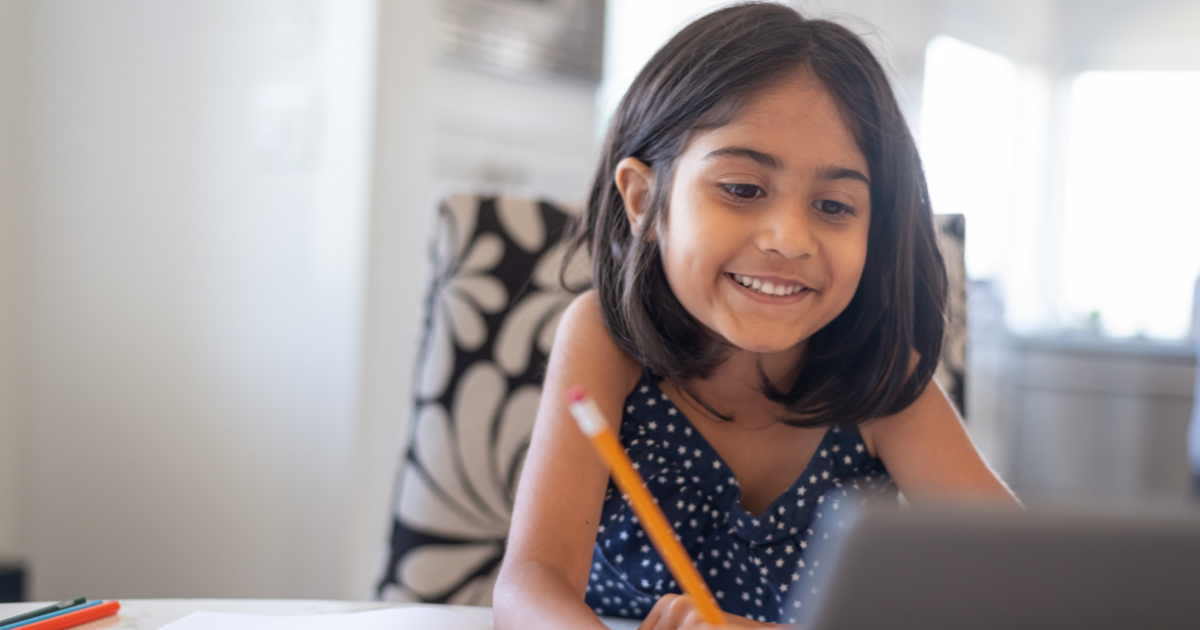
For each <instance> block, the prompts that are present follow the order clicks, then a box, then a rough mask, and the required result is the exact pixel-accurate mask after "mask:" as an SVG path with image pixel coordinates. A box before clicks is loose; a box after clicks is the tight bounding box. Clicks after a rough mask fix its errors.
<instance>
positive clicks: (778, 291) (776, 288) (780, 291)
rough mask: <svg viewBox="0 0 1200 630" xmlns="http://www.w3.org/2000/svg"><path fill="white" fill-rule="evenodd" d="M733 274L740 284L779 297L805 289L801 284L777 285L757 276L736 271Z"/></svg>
mask: <svg viewBox="0 0 1200 630" xmlns="http://www.w3.org/2000/svg"><path fill="white" fill-rule="evenodd" d="M731 275H733V279H734V281H735V282H737V283H738V284H740V285H742V286H744V287H748V288H751V289H754V290H755V291H758V292H759V293H765V294H767V295H776V296H779V297H784V296H788V295H793V294H796V293H799V292H800V291H801V290H803V289H804V287H802V286H799V285H792V286H784V285H782V284H780V285H775V284H774V283H772V282H763V281H761V280H759V279H757V278H751V277H749V276H742V275H738V274H736V273H735V274H731Z"/></svg>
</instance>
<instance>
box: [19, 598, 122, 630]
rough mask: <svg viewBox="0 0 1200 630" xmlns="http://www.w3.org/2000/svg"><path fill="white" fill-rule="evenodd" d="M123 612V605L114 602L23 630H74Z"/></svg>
mask: <svg viewBox="0 0 1200 630" xmlns="http://www.w3.org/2000/svg"><path fill="white" fill-rule="evenodd" d="M119 610H121V603H120V602H116V601H112V602H104V603H103V604H97V605H95V606H90V607H88V608H83V609H81V610H77V611H75V612H73V613H67V614H65V615H59V616H57V617H51V618H49V619H47V620H45V621H39V622H37V623H31V624H29V625H28V626H22V627H21V630H64V628H74V627H75V626H81V625H83V624H85V623H87V622H89V621H95V620H97V619H101V618H103V617H108V616H109V615H115V614H117V611H119Z"/></svg>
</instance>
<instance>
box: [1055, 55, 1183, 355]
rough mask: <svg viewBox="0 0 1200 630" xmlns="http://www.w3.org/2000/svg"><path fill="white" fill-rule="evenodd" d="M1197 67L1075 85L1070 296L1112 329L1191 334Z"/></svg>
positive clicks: (1072, 307)
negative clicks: (1195, 70) (1194, 70)
mask: <svg viewBox="0 0 1200 630" xmlns="http://www.w3.org/2000/svg"><path fill="white" fill-rule="evenodd" d="M1198 182H1200V72H1088V73H1085V74H1082V75H1080V76H1079V77H1078V78H1077V79H1076V80H1075V82H1074V85H1073V88H1072V92H1071V127H1070V144H1069V148H1068V165H1067V177H1066V207H1065V215H1064V224H1063V252H1062V255H1063V297H1064V302H1065V306H1066V308H1067V310H1068V315H1069V316H1070V317H1073V318H1075V319H1076V320H1079V321H1082V320H1086V319H1087V318H1088V317H1089V316H1091V317H1093V318H1095V317H1098V318H1099V323H1100V324H1101V326H1102V327H1103V329H1104V331H1105V332H1106V333H1108V334H1109V335H1114V336H1131V335H1146V336H1150V337H1164V338H1178V337H1183V336H1185V335H1186V334H1187V333H1188V330H1189V327H1190V325H1191V322H1190V321H1189V317H1190V315H1191V310H1192V291H1193V286H1194V282H1195V281H1196V276H1197V274H1200V192H1197V190H1196V184H1197V183H1198Z"/></svg>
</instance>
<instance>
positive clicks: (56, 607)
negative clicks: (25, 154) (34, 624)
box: [0, 597, 87, 629]
mask: <svg viewBox="0 0 1200 630" xmlns="http://www.w3.org/2000/svg"><path fill="white" fill-rule="evenodd" d="M86 602H87V598H86V597H76V598H75V599H66V600H63V601H61V602H58V603H57V604H50V605H49V606H44V607H42V608H38V609H37V610H31V611H29V612H27V613H21V614H19V615H13V616H12V617H9V618H7V619H0V629H2V628H6V627H8V626H10V625H13V624H16V623H20V622H22V621H28V620H30V619H33V618H34V617H41V616H42V615H49V614H50V613H56V612H59V611H61V610H66V609H67V608H71V607H73V606H78V605H80V604H83V603H86Z"/></svg>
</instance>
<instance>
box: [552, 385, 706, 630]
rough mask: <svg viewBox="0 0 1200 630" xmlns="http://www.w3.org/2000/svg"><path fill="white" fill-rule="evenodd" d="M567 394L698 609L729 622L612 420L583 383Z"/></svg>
mask: <svg viewBox="0 0 1200 630" xmlns="http://www.w3.org/2000/svg"><path fill="white" fill-rule="evenodd" d="M567 395H568V397H569V398H570V400H571V415H572V416H575V422H577V423H578V424H579V428H580V429H582V430H583V434H584V435H586V436H587V437H588V438H589V439H590V440H591V441H592V446H595V447H596V451H597V452H599V453H600V458H601V459H603V460H604V461H605V462H606V463H608V465H609V466H610V467H611V468H612V476H613V480H614V481H616V482H617V487H618V488H620V489H621V492H624V493H625V496H626V498H628V499H629V504H630V505H631V506H633V511H634V513H635V514H637V517H638V519H639V520H640V521H641V522H642V528H643V529H645V530H646V533H647V534H648V535H649V536H650V542H652V543H654V547H655V548H656V549H658V553H659V555H661V556H662V558H663V561H665V562H666V563H667V568H668V569H670V570H671V574H672V575H674V576H675V581H676V582H678V583H679V586H680V588H682V589H683V592H684V593H687V594H688V595H689V596H690V597H691V598H692V601H693V602H695V604H696V610H698V611H699V612H700V616H701V617H703V618H704V621H705V622H707V623H709V624H712V625H714V626H723V625H725V615H724V613H722V612H721V608H720V607H719V606H717V600H715V599H713V596H712V592H711V591H709V590H708V585H707V584H705V583H704V578H702V577H700V572H699V571H697V570H696V565H694V564H692V559H691V558H689V557H688V555H687V552H686V551H684V549H683V545H681V544H679V541H678V540H677V539H676V538H675V530H673V529H671V524H670V523H668V522H667V517H666V516H664V515H663V513H662V510H660V509H659V507H658V504H657V503H655V502H654V498H653V497H651V496H650V491H649V490H646V485H645V482H644V481H642V476H641V475H639V474H638V472H637V471H636V470H634V468H633V463H632V462H630V461H629V455H627V454H626V453H625V449H624V448H622V447H621V443H620V442H619V441H617V436H615V435H613V432H612V431H611V430H610V429H609V428H608V423H607V422H605V421H604V416H603V415H602V414H601V413H600V410H599V409H597V408H596V403H595V401H593V400H592V399H591V398H588V397H587V394H585V393H584V391H583V388H582V387H579V386H575V387H572V388H571V389H570V390H569V391H568V392H567Z"/></svg>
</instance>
